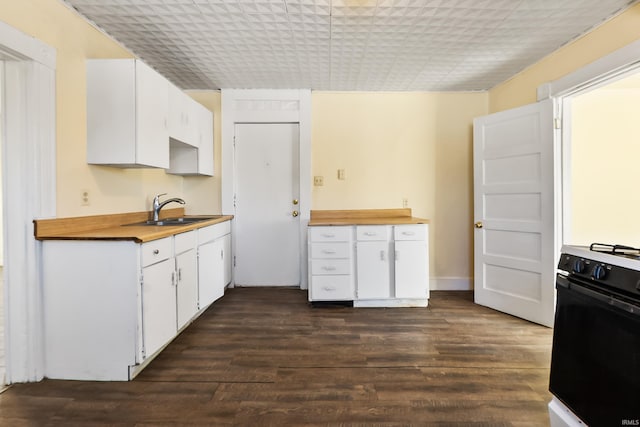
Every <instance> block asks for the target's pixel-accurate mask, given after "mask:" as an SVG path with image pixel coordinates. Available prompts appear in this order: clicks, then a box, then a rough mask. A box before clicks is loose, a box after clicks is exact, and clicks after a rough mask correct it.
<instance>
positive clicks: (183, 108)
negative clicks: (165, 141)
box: [169, 83, 199, 147]
mask: <svg viewBox="0 0 640 427" xmlns="http://www.w3.org/2000/svg"><path fill="white" fill-rule="evenodd" d="M197 105H199V104H198V103H197V102H196V101H194V100H193V99H191V98H190V97H189V95H187V94H186V93H184V92H183V91H181V90H180V89H178V87H176V86H175V85H173V84H171V83H169V137H171V139H172V141H174V142H181V143H183V144H187V145H190V146H192V147H197V146H198V123H197V114H196V111H197V110H196V108H197Z"/></svg>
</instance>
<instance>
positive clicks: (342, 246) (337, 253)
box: [311, 242, 351, 259]
mask: <svg viewBox="0 0 640 427" xmlns="http://www.w3.org/2000/svg"><path fill="white" fill-rule="evenodd" d="M311 258H317V259H322V258H326V259H329V258H351V243H349V242H336V243H313V244H311Z"/></svg>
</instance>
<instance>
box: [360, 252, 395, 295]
mask: <svg viewBox="0 0 640 427" xmlns="http://www.w3.org/2000/svg"><path fill="white" fill-rule="evenodd" d="M390 245H391V243H389V242H387V241H375V242H358V243H357V244H356V251H357V252H358V255H357V257H356V263H357V266H356V269H357V274H358V298H359V299H378V298H391V297H392V296H393V294H392V292H391V270H390V267H389V266H390V264H389V254H390Z"/></svg>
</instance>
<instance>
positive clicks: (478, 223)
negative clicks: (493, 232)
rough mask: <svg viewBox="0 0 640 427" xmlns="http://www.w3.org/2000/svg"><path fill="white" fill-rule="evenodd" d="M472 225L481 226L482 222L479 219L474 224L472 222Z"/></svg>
mask: <svg viewBox="0 0 640 427" xmlns="http://www.w3.org/2000/svg"><path fill="white" fill-rule="evenodd" d="M473 225H474V227H476V228H482V222H481V221H478V222H476V223H475V224H473Z"/></svg>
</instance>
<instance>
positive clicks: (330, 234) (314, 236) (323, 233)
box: [309, 226, 352, 242]
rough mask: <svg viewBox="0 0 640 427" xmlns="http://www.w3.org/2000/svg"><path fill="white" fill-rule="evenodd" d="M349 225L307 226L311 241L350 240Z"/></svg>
mask: <svg viewBox="0 0 640 427" xmlns="http://www.w3.org/2000/svg"><path fill="white" fill-rule="evenodd" d="M351 230H352V228H351V227H315V226H314V227H309V238H310V239H311V241H312V242H350V241H351V235H352V231H351Z"/></svg>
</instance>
